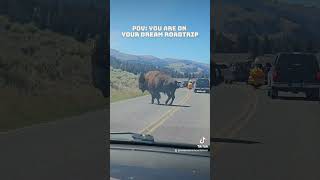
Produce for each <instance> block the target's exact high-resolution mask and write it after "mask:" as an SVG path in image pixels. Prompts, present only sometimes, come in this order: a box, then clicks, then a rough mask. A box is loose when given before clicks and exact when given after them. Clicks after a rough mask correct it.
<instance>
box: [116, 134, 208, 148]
mask: <svg viewBox="0 0 320 180" xmlns="http://www.w3.org/2000/svg"><path fill="white" fill-rule="evenodd" d="M110 143H111V144H131V145H147V146H159V147H169V148H183V149H210V147H209V146H208V148H199V146H198V145H195V144H187V143H173V142H157V141H155V140H154V138H153V136H152V135H147V134H138V133H132V132H117V133H110Z"/></svg>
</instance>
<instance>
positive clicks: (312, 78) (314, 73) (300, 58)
mask: <svg viewBox="0 0 320 180" xmlns="http://www.w3.org/2000/svg"><path fill="white" fill-rule="evenodd" d="M268 77H269V78H268V79H269V80H268V85H269V88H270V89H269V92H268V95H269V96H271V97H272V98H276V97H277V96H278V91H285V92H293V93H298V92H303V93H305V94H306V96H307V98H311V99H318V98H319V88H320V72H319V63H318V60H317V57H316V56H315V55H314V54H308V53H280V54H278V55H277V57H276V59H275V62H274V67H273V68H272V70H271V71H270V73H269V74H268Z"/></svg>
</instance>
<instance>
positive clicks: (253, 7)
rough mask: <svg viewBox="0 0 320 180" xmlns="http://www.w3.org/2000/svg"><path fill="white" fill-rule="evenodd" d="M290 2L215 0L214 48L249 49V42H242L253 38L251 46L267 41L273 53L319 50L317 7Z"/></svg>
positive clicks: (319, 16) (319, 35) (319, 26)
mask: <svg viewBox="0 0 320 180" xmlns="http://www.w3.org/2000/svg"><path fill="white" fill-rule="evenodd" d="M290 2H291V3H288V1H286V2H282V1H279V0H237V1H234V0H217V1H215V6H214V11H215V17H214V22H215V25H216V26H215V29H214V30H213V31H214V33H215V34H216V36H215V38H216V40H217V41H218V42H217V45H216V49H218V50H219V49H227V50H231V49H233V50H235V51H242V50H243V49H244V50H248V49H250V42H246V41H250V40H248V38H251V39H253V40H252V41H253V42H251V46H256V47H258V46H259V44H258V43H260V44H261V41H263V40H267V41H268V43H270V44H269V45H270V46H272V49H271V50H270V51H275V52H277V51H287V50H299V51H305V50H307V49H319V47H320V33H319V32H318V29H320V8H318V7H310V6H309V7H308V6H306V5H305V4H294V3H292V2H293V1H290ZM305 2H306V1H305ZM310 2H311V1H310ZM243 37H247V39H244V38H243ZM255 38H258V39H257V40H260V42H255V41H257V40H255ZM219 40H220V41H219ZM248 43H249V44H248ZM263 43H264V42H262V44H263ZM263 46H264V44H263ZM311 46H312V47H311ZM268 53H269V52H268Z"/></svg>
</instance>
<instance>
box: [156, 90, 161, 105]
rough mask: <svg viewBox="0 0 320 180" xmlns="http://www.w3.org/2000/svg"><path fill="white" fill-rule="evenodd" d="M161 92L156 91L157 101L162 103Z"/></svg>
mask: <svg viewBox="0 0 320 180" xmlns="http://www.w3.org/2000/svg"><path fill="white" fill-rule="evenodd" d="M160 97H161V96H160V92H157V93H156V99H157V101H158V104H160Z"/></svg>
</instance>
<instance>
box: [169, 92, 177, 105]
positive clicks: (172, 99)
mask: <svg viewBox="0 0 320 180" xmlns="http://www.w3.org/2000/svg"><path fill="white" fill-rule="evenodd" d="M175 98H176V96H175V95H174V93H172V95H171V102H170V105H172V103H173V101H174V99H175Z"/></svg>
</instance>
